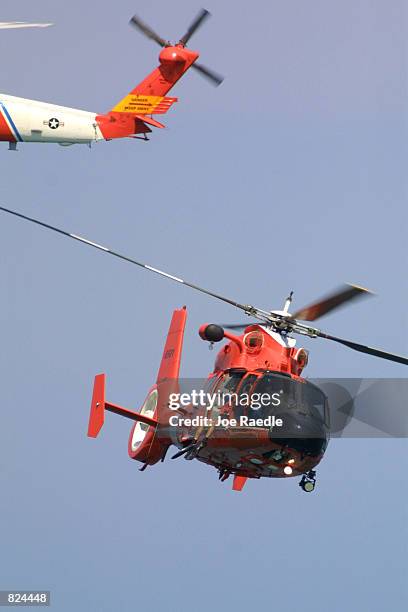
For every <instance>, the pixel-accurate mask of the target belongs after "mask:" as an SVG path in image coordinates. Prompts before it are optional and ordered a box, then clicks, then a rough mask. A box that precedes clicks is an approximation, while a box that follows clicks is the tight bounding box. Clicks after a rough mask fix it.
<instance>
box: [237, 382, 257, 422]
mask: <svg viewBox="0 0 408 612" xmlns="http://www.w3.org/2000/svg"><path fill="white" fill-rule="evenodd" d="M257 378H258V376H256V374H248V376H245V378H243V380H242V382H241V384H240V386H239V388H238V389H237V392H238V401H237V402H236V405H235V411H234V412H235V417H236V418H240V417H241V416H243V415H246V414H247V411H248V406H249V397H250V394H251V389H252V387H253V385H254V382H255V381H256V379H257Z"/></svg>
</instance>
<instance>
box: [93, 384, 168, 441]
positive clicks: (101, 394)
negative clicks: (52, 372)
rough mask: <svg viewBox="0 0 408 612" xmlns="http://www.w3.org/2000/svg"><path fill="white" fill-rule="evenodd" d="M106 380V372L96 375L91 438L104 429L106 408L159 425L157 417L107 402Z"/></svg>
mask: <svg viewBox="0 0 408 612" xmlns="http://www.w3.org/2000/svg"><path fill="white" fill-rule="evenodd" d="M105 382H106V376H105V374H98V375H97V376H95V382H94V389H93V395H92V403H91V413H90V415H89V425H88V436H89V437H90V438H96V437H97V435H98V434H99V432H100V430H101V429H102V426H103V424H104V421H105V410H109V412H114V413H115V414H119V415H120V416H124V417H126V418H128V419H131V420H132V421H140V422H141V423H145V424H146V425H153V426H154V427H156V426H157V424H158V423H157V421H156V419H152V418H150V417H148V416H146V415H144V414H140V413H139V412H133V411H132V410H128V409H127V408H123V407H122V406H118V405H116V404H111V403H110V402H106V401H105Z"/></svg>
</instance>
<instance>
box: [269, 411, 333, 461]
mask: <svg viewBox="0 0 408 612" xmlns="http://www.w3.org/2000/svg"><path fill="white" fill-rule="evenodd" d="M279 416H280V418H281V419H282V427H276V426H275V427H271V428H270V430H269V437H270V439H271V441H272V442H274V443H275V444H280V445H282V446H287V447H289V448H292V449H294V450H296V451H298V452H300V453H302V454H304V455H308V456H310V457H317V456H319V455H321V454H322V453H323V452H324V451H325V450H326V447H327V443H328V431H327V427H326V425H325V423H324V421H323V420H320V419H315V418H313V417H311V416H310V414H306V413H303V412H297V411H295V412H292V413H290V414H288V413H284V414H280V415H279Z"/></svg>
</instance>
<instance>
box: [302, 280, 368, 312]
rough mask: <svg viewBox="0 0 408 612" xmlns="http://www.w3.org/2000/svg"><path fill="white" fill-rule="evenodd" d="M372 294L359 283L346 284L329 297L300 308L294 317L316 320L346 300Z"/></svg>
mask: <svg viewBox="0 0 408 612" xmlns="http://www.w3.org/2000/svg"><path fill="white" fill-rule="evenodd" d="M368 295H372V292H371V291H369V290H368V289H364V287H358V286H357V285H345V286H344V287H342V288H341V289H340V290H337V291H336V292H335V293H332V294H330V295H328V296H327V297H325V298H323V299H321V300H319V301H318V302H314V303H313V304H310V305H309V306H305V307H304V308H301V309H300V310H297V311H296V312H295V313H293V315H292V317H293V318H294V319H300V320H301V321H316V319H319V318H320V317H323V316H324V315H326V314H328V313H329V312H331V311H332V310H335V309H336V308H339V307H340V306H342V305H343V304H345V303H346V302H350V301H351V300H355V299H356V298H361V297H365V296H368Z"/></svg>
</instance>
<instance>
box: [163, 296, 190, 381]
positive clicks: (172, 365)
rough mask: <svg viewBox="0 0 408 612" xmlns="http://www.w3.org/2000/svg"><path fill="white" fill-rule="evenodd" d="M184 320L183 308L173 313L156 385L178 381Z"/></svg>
mask: <svg viewBox="0 0 408 612" xmlns="http://www.w3.org/2000/svg"><path fill="white" fill-rule="evenodd" d="M186 319H187V310H186V307H185V306H184V307H183V308H181V309H180V310H175V311H174V312H173V316H172V319H171V323H170V327H169V331H168V334H167V340H166V344H165V346H164V350H163V357H162V360H161V363H160V368H159V372H158V374H157V380H156V382H157V384H159V383H162V382H163V381H164V380H166V379H167V380H168V379H173V380H176V379H178V376H179V372H180V361H181V352H182V349H183V338H184V329H185V326H186Z"/></svg>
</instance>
